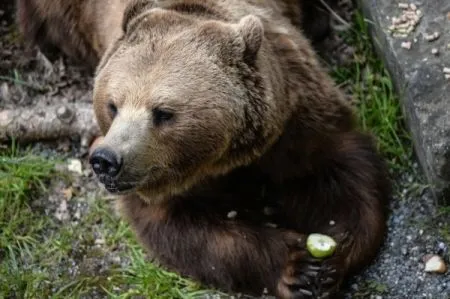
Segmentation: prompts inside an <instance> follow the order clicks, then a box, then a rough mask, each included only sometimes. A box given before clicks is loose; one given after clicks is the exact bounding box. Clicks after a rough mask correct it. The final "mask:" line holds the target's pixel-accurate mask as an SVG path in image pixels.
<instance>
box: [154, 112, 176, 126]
mask: <svg viewBox="0 0 450 299" xmlns="http://www.w3.org/2000/svg"><path fill="white" fill-rule="evenodd" d="M152 117H153V124H154V125H155V126H159V125H160V124H162V123H163V122H167V121H169V120H171V119H172V118H173V113H172V112H170V111H167V110H163V109H161V108H153V109H152Z"/></svg>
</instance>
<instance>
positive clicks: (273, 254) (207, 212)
mask: <svg viewBox="0 0 450 299" xmlns="http://www.w3.org/2000/svg"><path fill="white" fill-rule="evenodd" d="M215 200H216V198H209V199H208V200H207V201H206V202H205V201H203V200H202V199H197V198H196V200H191V199H186V198H184V199H181V200H179V201H178V202H177V203H174V202H172V203H169V204H167V205H158V206H155V205H152V206H150V205H147V204H146V203H145V202H143V201H142V200H141V199H140V198H139V197H137V196H127V197H125V198H123V199H122V200H121V203H120V204H121V207H120V209H121V210H122V212H123V213H124V214H125V216H126V218H128V220H129V221H130V223H131V224H132V226H133V228H134V231H135V232H136V234H137V236H138V238H139V239H140V241H141V243H142V244H143V245H144V246H145V247H146V248H147V249H149V251H150V254H151V255H152V256H153V257H154V258H156V260H157V261H158V262H160V263H161V264H162V265H163V266H165V267H167V268H168V269H169V270H172V271H175V272H178V273H179V274H181V275H183V276H186V277H191V278H193V279H195V280H196V281H199V282H201V283H203V284H204V285H205V286H212V287H214V288H217V289H220V290H222V291H226V292H240V293H244V294H249V295H254V296H260V295H261V294H263V292H264V289H266V290H267V291H268V292H269V293H271V294H274V293H276V285H277V281H278V278H279V277H280V275H281V271H282V269H283V267H284V265H285V264H286V261H287V256H288V249H289V244H292V243H295V242H300V243H301V242H303V241H304V240H305V236H304V235H301V234H297V233H294V232H285V231H281V230H278V229H275V228H268V227H264V226H262V225H261V226H254V225H250V224H249V222H248V221H241V220H239V219H234V220H231V219H227V217H226V216H225V217H223V218H221V217H220V213H217V210H215V207H217V206H219V205H220V203H218V202H217V201H215ZM174 201H177V200H176V199H175V200H174ZM225 215H226V213H225ZM237 218H239V214H238V216H237ZM280 298H284V299H287V298H290V297H280Z"/></svg>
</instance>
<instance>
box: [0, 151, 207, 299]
mask: <svg viewBox="0 0 450 299" xmlns="http://www.w3.org/2000/svg"><path fill="white" fill-rule="evenodd" d="M0 162H1V163H0V298H83V297H87V298H99V297H107V298H136V296H144V297H145V298H167V299H169V298H194V297H198V296H199V295H201V294H202V293H204V292H206V291H203V290H201V289H200V287H199V286H198V285H197V284H195V283H193V282H191V281H189V280H187V279H182V278H180V277H179V276H177V275H175V274H173V273H169V272H166V271H164V270H162V269H160V268H158V267H156V266H155V265H153V264H152V263H150V262H148V261H146V258H145V257H146V255H145V253H144V252H143V250H142V248H141V246H139V244H138V243H137V242H136V240H135V239H134V236H133V234H132V233H131V231H130V229H129V227H128V226H127V224H126V223H124V222H123V221H121V220H120V219H119V218H118V217H117V216H115V214H114V213H113V210H112V207H111V205H110V203H109V202H108V201H106V200H104V199H99V198H91V199H77V198H76V197H74V198H73V199H71V200H75V201H78V200H79V201H80V202H84V201H87V205H88V206H89V209H88V212H87V213H86V214H84V215H83V216H82V217H81V219H80V220H79V221H78V222H76V223H73V222H59V221H58V220H56V219H55V218H54V217H53V215H49V216H46V215H45V208H44V206H40V205H39V204H38V203H37V202H39V197H41V198H44V201H45V197H46V194H47V191H46V189H45V186H46V185H47V184H46V182H47V180H48V179H49V178H50V177H54V176H59V178H60V179H66V180H67V178H64V177H61V176H60V175H59V174H58V173H56V172H55V171H54V169H55V167H54V166H55V162H56V161H49V160H46V159H44V158H42V157H39V156H36V155H33V154H32V153H31V152H21V151H18V150H17V149H16V148H15V147H12V148H11V149H10V150H8V151H4V152H0ZM46 204H47V205H48V201H46ZM99 236H101V239H104V240H105V242H104V244H101V245H100V246H96V239H98V238H99ZM105 258H106V259H105ZM108 258H109V259H112V258H114V259H115V260H116V262H115V263H114V262H108V261H107V260H108ZM105 260H106V265H105ZM117 261H120V262H117ZM123 265H126V266H123Z"/></svg>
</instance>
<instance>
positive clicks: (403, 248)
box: [400, 247, 408, 255]
mask: <svg viewBox="0 0 450 299" xmlns="http://www.w3.org/2000/svg"><path fill="white" fill-rule="evenodd" d="M400 251H401V252H402V254H403V255H407V254H408V249H406V247H402V248H401V249H400Z"/></svg>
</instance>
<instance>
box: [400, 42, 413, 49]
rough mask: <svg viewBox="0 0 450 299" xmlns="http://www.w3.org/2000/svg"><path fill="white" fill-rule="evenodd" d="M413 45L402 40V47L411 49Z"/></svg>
mask: <svg viewBox="0 0 450 299" xmlns="http://www.w3.org/2000/svg"><path fill="white" fill-rule="evenodd" d="M411 45H412V43H411V42H402V44H401V47H402V48H403V49H407V50H409V49H411Z"/></svg>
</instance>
